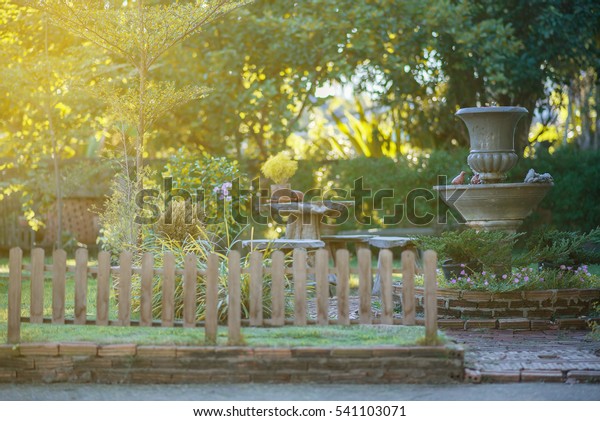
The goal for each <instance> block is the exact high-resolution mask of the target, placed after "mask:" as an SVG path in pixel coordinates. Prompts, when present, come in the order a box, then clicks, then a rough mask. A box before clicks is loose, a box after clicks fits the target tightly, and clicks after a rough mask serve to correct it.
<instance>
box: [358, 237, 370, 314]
mask: <svg viewBox="0 0 600 421" xmlns="http://www.w3.org/2000/svg"><path fill="white" fill-rule="evenodd" d="M372 283H373V275H372V268H371V250H369V249H367V248H364V249H360V250H359V251H358V293H359V299H360V307H359V321H360V324H361V325H370V324H371V284H372Z"/></svg>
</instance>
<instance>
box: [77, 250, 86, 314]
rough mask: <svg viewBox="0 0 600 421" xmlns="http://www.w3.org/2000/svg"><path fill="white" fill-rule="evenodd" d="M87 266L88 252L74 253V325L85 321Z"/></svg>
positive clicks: (79, 251)
mask: <svg viewBox="0 0 600 421" xmlns="http://www.w3.org/2000/svg"><path fill="white" fill-rule="evenodd" d="M87 266H88V251H87V249H84V248H80V249H77V251H76V252H75V324H76V325H84V324H85V321H86V319H87V275H88V273H87Z"/></svg>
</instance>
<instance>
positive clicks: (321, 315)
mask: <svg viewBox="0 0 600 421" xmlns="http://www.w3.org/2000/svg"><path fill="white" fill-rule="evenodd" d="M315 277H316V281H317V324H319V325H326V324H328V323H329V252H328V251H327V250H326V249H319V250H317V252H316V257H315Z"/></svg>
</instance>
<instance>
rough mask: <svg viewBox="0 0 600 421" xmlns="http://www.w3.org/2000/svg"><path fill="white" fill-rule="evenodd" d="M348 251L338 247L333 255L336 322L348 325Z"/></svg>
mask: <svg viewBox="0 0 600 421" xmlns="http://www.w3.org/2000/svg"><path fill="white" fill-rule="evenodd" d="M349 262H350V253H348V250H346V249H339V250H337V251H336V255H335V265H336V272H337V285H336V291H337V306H338V308H337V313H338V314H337V319H338V320H337V321H338V324H340V325H344V326H348V325H349V324H350V305H349V302H348V297H349V295H350V263H349Z"/></svg>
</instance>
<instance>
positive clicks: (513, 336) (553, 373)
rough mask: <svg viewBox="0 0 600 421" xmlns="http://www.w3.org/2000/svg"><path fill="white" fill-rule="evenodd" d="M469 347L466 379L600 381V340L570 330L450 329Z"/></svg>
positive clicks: (466, 357)
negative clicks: (593, 339)
mask: <svg viewBox="0 0 600 421" xmlns="http://www.w3.org/2000/svg"><path fill="white" fill-rule="evenodd" d="M447 334H448V335H449V336H451V337H453V338H455V339H456V342H457V343H459V344H462V345H464V346H465V348H466V352H465V366H466V368H467V370H466V374H467V380H469V381H472V382H474V383H478V382H480V381H483V382H487V381H492V382H518V381H545V382H565V381H566V382H569V383H575V382H585V381H595V382H600V341H592V340H591V339H590V338H589V336H588V335H589V332H586V331H570V330H547V331H518V330H517V331H513V330H496V329H490V330H477V331H457V330H452V331H447Z"/></svg>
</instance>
